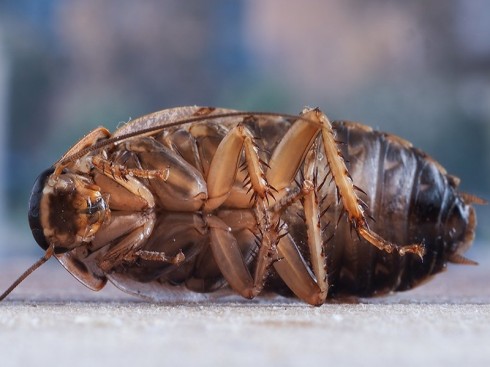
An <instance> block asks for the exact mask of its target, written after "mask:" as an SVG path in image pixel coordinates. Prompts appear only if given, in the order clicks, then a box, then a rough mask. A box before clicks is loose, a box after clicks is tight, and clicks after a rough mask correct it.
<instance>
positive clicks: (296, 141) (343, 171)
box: [267, 109, 424, 257]
mask: <svg viewBox="0 0 490 367" xmlns="http://www.w3.org/2000/svg"><path fill="white" fill-rule="evenodd" d="M303 116H304V119H303V120H298V121H296V122H295V124H294V125H293V126H292V127H291V128H290V130H289V131H288V133H287V134H286V135H285V136H284V138H283V140H282V141H281V142H280V143H279V145H278V146H277V148H276V149H275V151H274V153H273V155H272V157H271V160H270V170H269V171H268V172H267V180H268V182H269V183H270V185H272V186H274V187H275V188H276V189H278V190H280V191H281V190H284V189H285V188H287V187H288V186H289V184H290V182H291V181H292V180H293V179H294V177H295V176H296V173H297V170H298V168H299V166H300V165H301V163H302V161H303V160H304V157H305V155H306V154H307V152H308V150H309V149H310V147H311V145H312V144H313V141H314V139H315V137H316V136H317V134H318V133H321V138H322V143H323V151H324V154H325V157H326V159H327V162H328V165H329V168H330V172H331V175H332V178H333V180H334V182H335V185H336V186H337V191H338V193H339V198H340V200H341V202H342V205H343V207H344V209H345V211H346V213H347V217H348V219H349V222H350V223H351V226H352V227H353V228H354V229H355V230H356V231H357V233H358V234H359V235H360V236H361V237H363V238H364V239H365V240H367V241H368V242H369V243H371V244H372V245H373V246H376V247H377V248H379V249H380V250H384V251H386V252H388V253H390V252H392V251H397V252H398V253H399V254H400V255H404V254H405V253H409V252H410V253H415V254H417V255H419V256H420V257H422V256H423V254H424V248H423V246H422V245H419V244H412V245H408V246H398V245H396V244H392V243H390V242H388V241H386V240H384V239H383V238H381V237H380V236H379V235H378V234H376V233H375V232H373V231H372V230H371V229H370V228H369V226H368V224H367V221H366V218H365V215H364V210H363V206H362V202H361V200H360V199H359V197H358V196H357V194H356V192H355V190H354V184H353V182H352V179H351V177H350V175H349V171H348V170H347V167H346V165H345V161H344V159H343V157H342V155H341V153H340V151H339V150H338V147H337V142H336V140H335V133H334V131H333V128H332V125H331V124H330V121H329V120H328V119H327V117H326V116H325V115H324V114H323V113H322V112H321V111H319V110H318V109H315V110H310V111H306V112H305V113H304V114H303ZM295 154H296V158H295V156H294V155H295ZM298 157H301V158H300V159H299V158H298ZM293 163H294V164H293Z"/></svg>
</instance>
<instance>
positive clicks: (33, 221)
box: [28, 167, 54, 250]
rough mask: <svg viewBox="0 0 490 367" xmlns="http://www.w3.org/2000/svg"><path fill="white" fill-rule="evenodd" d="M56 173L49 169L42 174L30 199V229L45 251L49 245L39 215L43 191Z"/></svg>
mask: <svg viewBox="0 0 490 367" xmlns="http://www.w3.org/2000/svg"><path fill="white" fill-rule="evenodd" d="M53 172H54V168H53V167H51V168H48V169H47V170H45V171H44V172H42V173H41V174H40V175H39V176H38V177H37V179H36V181H35V182H34V186H33V187H32V191H31V197H30V199H29V213H28V220H29V227H30V228H31V231H32V235H33V237H34V240H35V241H36V242H37V244H38V245H39V246H41V248H42V249H43V250H47V249H48V247H49V243H48V241H47V240H46V237H45V236H44V230H43V227H42V224H41V217H40V214H39V211H40V206H41V198H42V196H43V189H44V186H45V184H46V181H47V179H48V177H49V176H51V174H52V173H53Z"/></svg>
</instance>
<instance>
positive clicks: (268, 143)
mask: <svg viewBox="0 0 490 367" xmlns="http://www.w3.org/2000/svg"><path fill="white" fill-rule="evenodd" d="M236 123H237V122H236V121H225V122H220V124H218V123H211V124H200V125H199V126H198V127H194V131H193V134H192V135H193V136H194V138H193V140H192V144H194V147H193V149H191V151H193V152H194V153H193V154H190V155H189V154H185V153H184V154H183V155H184V158H185V159H186V160H187V161H188V162H189V163H191V164H192V165H194V166H195V167H196V168H198V169H199V170H201V171H202V173H203V176H204V177H206V174H207V172H206V170H207V167H208V165H209V162H210V158H211V157H212V154H213V150H215V149H216V147H217V145H218V144H219V142H220V140H221V139H222V138H223V136H224V135H225V134H226V131H227V129H228V128H229V127H230V126H233V125H234V124H236ZM289 126H290V121H287V120H285V119H280V118H279V119H275V121H273V122H271V121H264V120H261V119H259V120H257V122H250V126H249V128H250V130H251V131H252V132H253V134H254V135H255V136H256V137H258V138H259V137H260V138H259V139H257V144H258V146H259V148H260V152H259V154H260V156H261V159H262V160H263V161H264V162H267V161H268V159H269V157H270V155H271V152H272V151H273V150H274V148H275V146H276V145H277V143H278V142H279V141H280V139H281V137H282V136H283V135H284V133H285V131H287V129H288V128H289ZM334 127H335V129H336V132H337V140H338V141H339V142H340V143H341V150H342V152H343V154H344V157H345V159H346V161H348V168H349V173H350V175H351V176H352V179H353V181H354V184H355V185H356V186H357V187H359V188H360V189H362V190H363V191H364V192H365V193H361V194H360V196H361V199H362V200H364V201H365V203H366V204H367V207H368V208H369V210H368V213H369V215H370V216H371V217H372V219H370V220H369V224H370V226H371V227H372V228H373V229H374V230H375V231H376V232H378V233H379V234H380V235H381V236H383V237H384V238H386V239H387V240H389V241H392V242H394V243H399V244H407V243H420V242H422V241H423V242H424V244H425V246H426V250H427V251H426V252H427V254H426V256H425V257H424V261H423V262H421V261H420V259H419V258H418V257H416V256H412V255H408V256H404V257H400V256H399V255H398V254H388V253H386V252H382V251H379V250H378V249H376V248H375V247H374V246H372V245H370V244H368V243H367V242H365V241H364V240H360V239H359V238H358V236H357V235H356V232H355V231H351V228H350V225H349V223H348V222H347V220H346V218H345V216H344V215H343V214H344V211H343V208H342V205H341V204H339V201H338V197H337V192H336V188H335V185H334V184H333V183H332V182H331V181H330V177H329V174H328V173H329V168H328V166H327V165H326V164H325V158H324V157H323V156H322V154H321V142H320V139H318V140H317V141H316V143H315V144H314V145H313V146H312V148H311V149H318V151H319V154H318V169H317V173H316V175H315V176H316V178H315V181H316V182H315V185H316V187H317V189H318V190H319V195H318V197H320V198H321V199H322V200H321V212H322V217H321V226H322V228H323V233H322V236H323V240H324V244H325V248H326V253H327V271H328V277H329V285H330V294H354V295H361V296H362V295H366V296H367V295H372V294H374V293H384V292H387V291H391V290H403V289H408V288H411V287H413V286H414V285H416V284H417V283H419V282H420V281H422V280H424V278H426V277H427V276H428V275H430V274H433V273H436V272H438V271H440V270H441V269H442V267H443V266H444V263H445V259H444V246H445V239H444V236H443V232H444V227H445V221H446V219H447V216H448V213H449V210H450V209H451V207H452V205H453V204H454V201H455V198H456V194H455V190H454V188H453V185H452V182H451V181H450V180H448V178H447V176H446V175H445V172H444V171H443V170H442V169H441V168H440V166H438V165H437V164H436V163H435V162H434V161H433V160H431V159H429V158H427V157H426V156H425V155H424V154H423V153H421V152H419V151H417V150H415V149H413V148H412V147H411V146H410V144H409V143H407V142H404V141H402V140H401V139H398V138H395V137H393V136H389V135H386V134H382V133H379V132H376V131H373V130H371V129H369V128H366V127H364V126H362V125H358V124H354V123H347V122H335V123H334ZM189 129H190V128H189V127H186V128H170V129H168V130H167V131H165V133H164V134H163V135H164V136H163V137H161V139H160V140H161V141H162V144H167V145H168V146H169V147H170V148H171V149H173V150H175V151H176V152H182V151H186V152H189V149H188V147H187V145H188V144H189V140H188V137H189V136H188V134H187V132H188V131H189ZM191 129H192V128H191ZM196 136H197V137H196ZM184 145H185V146H186V148H184ZM245 179H246V178H245V176H244V174H239V177H238V178H237V182H236V185H235V186H236V188H237V190H238V189H242V188H243V187H245V189H246V188H247V187H246V186H247V185H246V184H245V183H244V181H245ZM301 180H302V175H301V174H300V173H298V175H297V177H296V181H297V182H301ZM293 185H295V184H293ZM157 215H158V220H157V222H156V225H155V228H154V231H153V233H152V235H151V237H150V239H149V240H148V241H147V243H146V245H145V249H146V250H150V251H164V252H165V253H167V254H169V255H173V254H176V253H177V252H178V251H180V250H181V249H182V251H183V252H184V254H185V256H186V260H185V262H184V263H183V264H181V265H179V266H176V265H171V264H163V265H162V264H158V265H155V264H154V263H152V262H151V261H142V262H139V263H138V264H134V265H131V266H129V267H128V266H124V267H120V268H118V269H115V273H113V274H112V275H109V278H110V279H111V280H113V281H114V282H116V283H117V284H119V285H120V286H121V287H122V288H125V290H127V291H130V292H136V293H141V292H143V293H145V292H147V293H150V292H154V290H155V289H158V287H159V285H160V284H182V285H185V286H186V287H187V288H189V289H191V290H194V291H201V292H208V291H212V290H215V289H217V288H220V287H221V286H224V285H226V282H225V280H224V279H223V277H222V276H221V274H220V272H219V269H218V267H217V265H216V263H215V261H214V259H213V256H212V253H211V249H210V248H209V246H208V241H209V239H208V238H207V235H206V230H205V228H204V224H203V223H204V222H203V220H202V215H201V213H179V212H168V211H162V210H159V211H158V213H157ZM215 215H217V216H218V217H220V218H221V219H223V220H224V221H225V222H226V224H228V225H229V226H230V227H231V228H232V231H233V234H234V235H235V237H236V238H237V239H238V243H239V244H240V247H241V251H242V253H243V255H244V257H245V258H246V259H248V262H249V264H250V268H251V269H253V267H254V264H255V257H254V256H255V254H256V253H257V246H258V241H257V236H258V235H259V234H258V233H257V232H256V228H255V227H254V217H253V213H252V211H251V210H249V209H235V208H229V207H227V205H226V203H225V204H224V205H223V206H222V207H220V208H218V209H217V210H216V212H215ZM303 216H304V214H303V210H302V205H301V203H300V202H297V203H294V204H292V205H291V206H290V207H289V209H288V210H287V211H285V213H284V214H283V220H284V222H285V223H287V228H288V231H289V233H290V234H291V235H292V237H293V239H294V241H295V242H296V244H297V246H298V247H299V249H300V252H301V253H302V254H303V256H304V258H305V259H306V260H307V261H308V258H309V255H308V250H307V244H306V237H305V236H306V228H305V224H304V218H303ZM182 237H184V238H186V239H187V241H186V242H185V243H184V244H183V243H182V241H178V242H176V241H175V239H176V238H182ZM172 240H173V241H172ZM134 281H136V282H134ZM140 283H141V284H140ZM149 283H151V284H152V285H151V287H147V286H144V285H143V284H149ZM134 287H136V288H137V289H132V288H134ZM155 287H156V288H155ZM267 288H269V289H270V290H272V291H276V292H279V293H288V291H287V288H286V286H285V285H284V284H283V283H282V282H281V280H280V279H279V278H278V276H277V274H275V273H274V270H273V269H271V275H270V279H269V281H268V284H267ZM149 289H151V291H150V290H149ZM149 295H150V296H152V294H149Z"/></svg>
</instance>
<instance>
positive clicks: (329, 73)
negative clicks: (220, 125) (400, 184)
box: [0, 0, 490, 257]
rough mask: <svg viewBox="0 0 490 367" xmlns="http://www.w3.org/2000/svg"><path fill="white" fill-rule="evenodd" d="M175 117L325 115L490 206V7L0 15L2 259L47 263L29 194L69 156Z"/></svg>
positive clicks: (124, 3)
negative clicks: (221, 111)
mask: <svg viewBox="0 0 490 367" xmlns="http://www.w3.org/2000/svg"><path fill="white" fill-rule="evenodd" d="M181 105H211V106H220V107H227V108H234V109H240V110H261V111H275V112H285V113H298V112H299V111H301V109H302V108H303V107H304V106H318V107H320V108H321V109H322V110H323V111H325V112H326V113H327V114H328V116H329V117H330V118H331V119H347V120H357V121H360V122H363V123H365V124H368V125H371V126H373V127H375V128H377V129H380V130H384V131H388V132H392V133H395V134H398V135H400V136H402V137H404V138H406V139H408V140H410V141H412V142H413V143H414V144H415V145H417V146H418V147H420V148H421V149H423V150H425V151H426V152H428V153H429V154H430V155H432V156H433V157H435V158H436V159H437V160H438V161H440V162H441V163H442V164H443V165H444V166H445V167H446V168H447V169H448V171H449V172H451V173H453V174H455V175H457V176H459V177H461V179H462V185H461V186H462V190H464V191H468V192H472V193H475V194H477V195H480V196H482V197H486V198H487V199H488V198H489V197H490V193H489V191H490V190H489V183H490V144H489V142H490V2H489V1H486V0H472V1H466V0H447V1H438V0H413V1H410V2H408V1H406V2H402V1H387V0H371V1H365V0H328V1H325V0H304V1H301V2H299V1H294V0H241V1H226V0H208V1H200V0H188V1H179V0H166V1H157V0H141V1H131V0H118V1H110V0H37V1H23V0H0V234H1V236H2V237H1V238H2V239H1V241H0V242H1V245H0V255H2V256H4V257H6V256H23V255H28V254H36V255H37V254H39V253H40V251H39V248H38V247H37V246H36V245H35V244H34V241H33V240H32V239H31V237H30V231H29V229H28V225H27V220H26V214H27V209H26V207H27V201H28V198H29V194H30V190H31V186H32V184H33V182H34V180H35V178H36V176H37V175H38V174H39V173H40V172H41V171H42V170H43V169H45V168H47V167H48V166H50V165H51V164H52V163H53V162H54V161H56V160H57V159H58V158H59V157H60V156H61V155H62V154H63V153H64V152H65V150H67V148H68V147H69V146H71V145H72V144H73V143H75V142H76V141H77V140H79V139H80V138H81V137H82V136H83V135H84V134H85V133H86V132H88V131H89V130H91V129H92V128H94V127H96V126H99V125H104V126H105V127H107V128H109V129H110V130H114V129H115V128H116V126H117V125H118V124H119V123H121V122H126V121H128V120H129V119H132V118H135V117H138V116H140V115H143V114H146V113H149V112H153V111H157V110H160V109H164V108H168V107H174V106H181ZM477 210H478V215H479V223H480V226H479V233H478V236H479V237H478V238H479V241H480V242H483V241H486V240H488V238H489V236H490V229H489V228H488V226H487V225H486V223H488V218H489V215H490V212H489V208H488V207H479V208H478V209H477ZM477 246H478V245H477Z"/></svg>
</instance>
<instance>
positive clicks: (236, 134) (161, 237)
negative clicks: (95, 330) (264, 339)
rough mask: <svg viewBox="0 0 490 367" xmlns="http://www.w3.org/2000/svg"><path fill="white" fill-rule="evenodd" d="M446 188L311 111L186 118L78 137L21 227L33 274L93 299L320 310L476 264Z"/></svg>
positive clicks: (420, 165)
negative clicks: (36, 251) (106, 296)
mask: <svg viewBox="0 0 490 367" xmlns="http://www.w3.org/2000/svg"><path fill="white" fill-rule="evenodd" d="M457 186H458V179H456V178H455V177H453V176H450V175H448V174H446V172H445V170H444V169H443V168H442V167H441V166H440V165H439V164H438V163H436V162H435V161H434V160H432V159H431V158H429V157H428V156H427V155H426V154H424V153H422V152H421V151H419V150H417V149H415V148H413V147H412V146H411V144H410V143H408V142H406V141H404V140H402V139H400V138H397V137H395V136H392V135H388V134H383V133H379V132H377V131H373V130H372V129H370V128H368V127H366V126H363V125H360V124H356V123H350V122H334V123H333V124H331V123H330V121H329V120H328V119H327V117H326V116H325V115H324V114H323V113H322V112H321V111H319V110H317V109H309V110H305V111H303V113H302V114H301V116H289V115H281V114H265V113H247V112H235V111H230V110H225V109H214V108H199V107H182V108H174V109H169V110H164V111H160V112H156V113H153V114H150V115H147V116H144V117H141V118H138V119H136V120H134V121H132V122H130V123H128V124H126V125H125V126H123V127H121V128H120V129H118V130H117V131H116V132H114V133H113V134H111V133H109V131H107V130H106V129H105V128H98V129H96V130H94V131H92V132H91V133H90V134H88V135H87V136H86V137H84V138H83V139H82V140H81V141H80V142H79V143H77V144H76V145H75V146H74V147H73V148H71V149H70V150H69V151H68V152H67V153H66V154H65V155H64V156H63V157H62V158H61V159H60V160H59V161H58V162H57V163H56V164H54V166H53V167H52V168H50V169H48V170H47V171H45V172H44V173H43V174H41V175H40V176H39V178H38V179H37V181H36V183H35V185H34V188H33V191H32V196H31V200H30V209H29V223H30V226H31V229H32V233H33V235H34V238H35V239H36V241H37V242H38V244H39V245H40V246H41V247H42V248H43V249H44V250H46V255H45V256H44V257H43V258H42V259H41V260H40V263H42V262H44V261H45V260H47V259H48V258H49V257H50V256H51V255H52V254H54V256H55V257H56V258H57V259H58V260H59V261H60V262H61V263H62V264H63V266H64V267H65V268H66V269H67V270H68V271H69V272H70V273H71V274H73V275H74V276H75V277H76V278H77V279H78V280H80V281H81V282H82V283H83V284H84V285H86V286H87V287H88V288H90V289H93V290H99V289H101V288H102V287H103V286H104V285H105V283H106V281H107V279H109V280H110V281H111V282H113V283H114V284H115V285H116V286H118V287H119V288H121V289H122V290H124V291H127V292H129V293H133V294H137V295H140V296H144V297H149V298H152V299H162V298H164V296H165V291H166V290H167V289H169V288H172V287H178V288H185V289H188V290H190V291H195V292H211V291H213V290H216V289H218V288H222V287H225V286H229V287H231V288H232V289H233V290H234V291H236V292H237V293H239V294H240V295H242V296H243V297H246V298H253V297H255V296H257V295H259V294H260V292H261V291H262V290H263V289H264V288H266V289H268V290H271V291H274V292H277V293H282V294H284V293H288V292H292V293H294V294H295V295H296V296H297V297H299V298H300V299H302V300H304V301H305V302H308V303H310V304H314V305H320V304H323V303H324V302H325V300H326V298H327V296H329V295H336V294H337V295H339V294H342V295H356V296H370V295H373V294H382V293H386V292H389V291H397V290H405V289H409V288H412V287H414V286H415V285H417V284H418V283H420V282H421V281H423V280H425V279H426V278H428V277H429V276H431V275H432V274H435V273H437V272H439V271H441V270H442V269H443V268H444V267H445V265H446V263H447V262H458V263H471V261H470V260H467V259H465V258H464V257H463V256H462V253H463V252H464V251H465V250H467V249H468V247H469V246H470V245H471V242H472V240H473V237H474V230H475V225H476V219H475V213H474V209H473V207H472V206H471V203H480V202H482V201H481V200H480V199H478V198H476V197H473V196H471V195H468V194H463V193H459V192H458V190H457ZM40 263H39V264H40ZM35 266H38V265H35ZM16 284H17V283H16ZM16 284H15V285H16ZM15 285H14V286H15ZM9 291H10V289H9ZM9 291H7V292H6V294H7V293H8V292H9ZM6 294H5V295H6Z"/></svg>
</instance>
